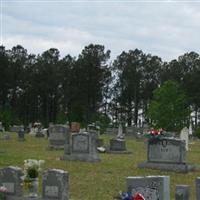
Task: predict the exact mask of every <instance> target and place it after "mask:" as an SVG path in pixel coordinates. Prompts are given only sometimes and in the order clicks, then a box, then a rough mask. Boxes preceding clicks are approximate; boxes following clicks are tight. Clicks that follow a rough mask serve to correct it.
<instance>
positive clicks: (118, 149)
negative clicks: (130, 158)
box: [108, 124, 129, 153]
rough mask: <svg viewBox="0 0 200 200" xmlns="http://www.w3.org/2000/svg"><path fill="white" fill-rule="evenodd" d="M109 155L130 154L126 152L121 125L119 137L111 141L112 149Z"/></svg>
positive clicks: (120, 126)
mask: <svg viewBox="0 0 200 200" xmlns="http://www.w3.org/2000/svg"><path fill="white" fill-rule="evenodd" d="M108 153H129V152H127V151H126V141H125V139H124V134H123V129H122V125H121V124H119V128H118V133H117V137H116V138H112V139H111V140H110V149H109V150H108Z"/></svg>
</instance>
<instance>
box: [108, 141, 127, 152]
mask: <svg viewBox="0 0 200 200" xmlns="http://www.w3.org/2000/svg"><path fill="white" fill-rule="evenodd" d="M120 151H122V152H123V151H124V152H125V151H126V141H125V140H120V139H111V140H110V152H113V153H114V152H120Z"/></svg>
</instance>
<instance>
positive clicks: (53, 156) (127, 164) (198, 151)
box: [0, 133, 200, 200]
mask: <svg viewBox="0 0 200 200" xmlns="http://www.w3.org/2000/svg"><path fill="white" fill-rule="evenodd" d="M10 135H11V140H8V141H6V140H0V152H1V153H0V167H1V168H3V167H7V166H9V165H12V166H19V167H23V161H24V160H25V159H38V160H39V159H40V160H45V164H44V169H47V168H57V169H63V170H66V171H68V172H69V176H70V179H69V194H70V200H112V199H113V198H114V196H116V195H117V194H118V192H119V191H121V190H123V191H125V190H126V177H127V176H148V175H168V176H170V182H171V183H170V190H171V200H172V199H175V186H176V185H177V184H186V185H190V186H191V199H195V178H196V177H198V176H200V170H197V171H196V172H191V173H188V174H183V173H175V172H163V171H159V170H147V169H138V168H137V164H138V163H140V162H142V161H145V160H146V147H145V144H144V142H142V141H136V140H134V139H133V138H127V139H126V141H127V149H128V150H129V151H131V152H132V154H126V155H116V154H101V155H100V156H101V162H99V163H86V162H79V161H60V160H59V157H60V156H62V155H63V150H47V146H48V140H47V139H46V138H35V137H33V136H30V135H25V137H26V141H25V142H18V141H17V136H16V133H10ZM101 137H102V138H104V142H105V143H106V144H107V145H108V143H109V139H110V138H111V136H101ZM187 160H188V162H190V163H195V164H197V166H200V142H199V141H195V142H194V141H193V142H192V144H190V151H189V152H188V154H187ZM40 185H41V184H40Z"/></svg>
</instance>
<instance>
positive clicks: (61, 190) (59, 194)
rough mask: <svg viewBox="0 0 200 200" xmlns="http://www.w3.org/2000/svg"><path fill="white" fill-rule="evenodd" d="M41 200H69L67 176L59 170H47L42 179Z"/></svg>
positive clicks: (66, 173)
mask: <svg viewBox="0 0 200 200" xmlns="http://www.w3.org/2000/svg"><path fill="white" fill-rule="evenodd" d="M42 198H43V200H68V199H69V174H68V172H66V171H63V170H59V169H48V170H47V171H45V172H44V173H43V177H42Z"/></svg>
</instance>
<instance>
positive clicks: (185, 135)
mask: <svg viewBox="0 0 200 200" xmlns="http://www.w3.org/2000/svg"><path fill="white" fill-rule="evenodd" d="M180 139H181V140H184V141H185V148H186V150H187V151H188V149H189V147H188V143H189V129H188V128H187V127H184V128H183V129H182V130H181V134H180Z"/></svg>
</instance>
